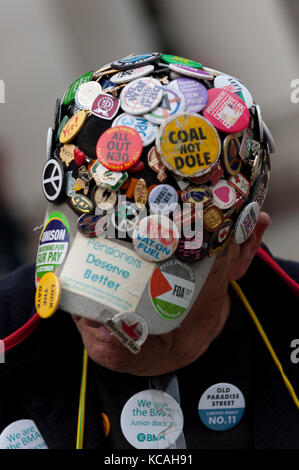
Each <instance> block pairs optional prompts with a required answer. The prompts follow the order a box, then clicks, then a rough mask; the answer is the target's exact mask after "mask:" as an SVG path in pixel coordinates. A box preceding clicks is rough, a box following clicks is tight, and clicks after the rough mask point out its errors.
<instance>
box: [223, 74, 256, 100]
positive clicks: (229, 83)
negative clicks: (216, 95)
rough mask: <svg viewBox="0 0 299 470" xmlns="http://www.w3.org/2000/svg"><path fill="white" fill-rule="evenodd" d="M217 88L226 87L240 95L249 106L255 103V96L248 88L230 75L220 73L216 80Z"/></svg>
mask: <svg viewBox="0 0 299 470" xmlns="http://www.w3.org/2000/svg"><path fill="white" fill-rule="evenodd" d="M214 87H215V88H224V89H225V90H227V91H230V92H231V93H235V94H236V95H238V96H239V97H240V98H241V99H242V100H243V101H244V103H245V104H246V106H247V108H251V106H252V105H253V98H252V96H251V93H250V92H249V90H247V88H246V87H245V86H244V85H243V84H242V83H241V82H240V81H239V80H237V79H236V78H234V77H231V76H230V75H218V77H216V78H215V81H214Z"/></svg>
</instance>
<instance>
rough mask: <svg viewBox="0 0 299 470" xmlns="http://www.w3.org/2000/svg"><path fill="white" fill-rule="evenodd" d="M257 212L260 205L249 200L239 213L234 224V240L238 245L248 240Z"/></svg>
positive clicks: (256, 218)
mask: <svg viewBox="0 0 299 470" xmlns="http://www.w3.org/2000/svg"><path fill="white" fill-rule="evenodd" d="M259 213H260V206H259V205H258V203H257V202H251V203H250V204H248V205H247V206H246V207H245V208H244V209H243V211H242V212H241V214H240V215H239V218H238V220H237V222H236V226H235V240H236V243H237V244H238V245H241V244H242V243H244V242H246V240H248V238H249V237H250V235H251V234H252V232H253V231H254V229H255V227H256V224H257V221H258V216H259Z"/></svg>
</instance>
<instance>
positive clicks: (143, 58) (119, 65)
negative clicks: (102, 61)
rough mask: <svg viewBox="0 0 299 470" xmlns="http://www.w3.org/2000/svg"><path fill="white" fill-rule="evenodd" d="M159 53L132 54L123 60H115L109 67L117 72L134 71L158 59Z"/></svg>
mask: <svg viewBox="0 0 299 470" xmlns="http://www.w3.org/2000/svg"><path fill="white" fill-rule="evenodd" d="M160 57H161V54H160V52H151V53H150V54H132V55H129V56H127V57H124V58H123V59H119V60H116V61H115V62H113V63H112V64H111V67H113V68H114V69H117V70H126V69H134V68H135V67H141V66H142V65H144V64H149V63H151V62H155V61H156V60H158V59H160Z"/></svg>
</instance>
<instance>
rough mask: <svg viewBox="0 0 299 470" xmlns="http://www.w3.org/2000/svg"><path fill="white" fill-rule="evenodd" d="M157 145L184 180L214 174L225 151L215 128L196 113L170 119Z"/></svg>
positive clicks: (166, 161)
mask: <svg viewBox="0 0 299 470" xmlns="http://www.w3.org/2000/svg"><path fill="white" fill-rule="evenodd" d="M156 146H157V149H158V152H159V154H160V157H161V160H162V162H163V163H164V164H165V166H166V167H167V168H168V169H169V170H171V171H173V172H174V173H176V174H177V175H179V176H183V177H189V176H200V175H203V174H204V173H206V172H208V171H210V170H211V168H212V167H213V166H214V165H215V164H216V163H217V160H218V158H219V155H220V152H221V142H220V138H219V135H218V132H217V130H216V129H215V127H214V126H213V125H212V124H211V123H210V122H209V121H208V120H207V119H205V118H204V117H202V116H199V115H198V114H194V113H184V114H181V115H180V116H177V117H175V118H171V119H168V120H166V121H165V123H164V124H163V125H162V127H161V130H160V133H159V134H158V135H157V141H156Z"/></svg>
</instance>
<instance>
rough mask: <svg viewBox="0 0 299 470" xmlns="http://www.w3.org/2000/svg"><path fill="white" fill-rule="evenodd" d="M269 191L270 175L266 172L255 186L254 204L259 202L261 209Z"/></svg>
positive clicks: (252, 199) (253, 193)
mask: <svg viewBox="0 0 299 470" xmlns="http://www.w3.org/2000/svg"><path fill="white" fill-rule="evenodd" d="M268 189H269V173H268V172H265V173H262V174H261V175H260V177H259V178H258V180H257V182H256V183H255V185H254V188H253V192H252V198H251V201H252V202H257V203H258V205H259V206H260V207H262V206H263V205H264V202H265V199H266V197H267V193H268Z"/></svg>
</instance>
